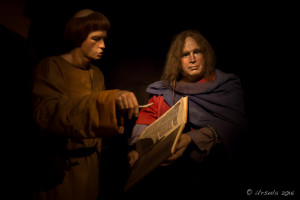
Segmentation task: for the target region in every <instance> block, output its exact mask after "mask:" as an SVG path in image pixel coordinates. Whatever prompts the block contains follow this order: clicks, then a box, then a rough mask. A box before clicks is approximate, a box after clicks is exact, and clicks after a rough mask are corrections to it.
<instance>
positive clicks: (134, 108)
mask: <svg viewBox="0 0 300 200" xmlns="http://www.w3.org/2000/svg"><path fill="white" fill-rule="evenodd" d="M116 106H117V108H118V109H119V111H120V112H124V113H125V112H126V111H128V119H131V118H132V116H133V115H134V116H135V117H138V115H139V104H138V101H137V99H136V97H135V95H134V93H133V92H129V91H126V90H120V91H118V93H117V95H116Z"/></svg>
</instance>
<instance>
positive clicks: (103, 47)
mask: <svg viewBox="0 0 300 200" xmlns="http://www.w3.org/2000/svg"><path fill="white" fill-rule="evenodd" d="M99 48H100V49H105V42H104V40H103V39H102V40H100V43H99Z"/></svg>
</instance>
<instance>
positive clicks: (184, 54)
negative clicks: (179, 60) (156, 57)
mask: <svg viewBox="0 0 300 200" xmlns="http://www.w3.org/2000/svg"><path fill="white" fill-rule="evenodd" d="M189 55H190V53H188V52H187V53H183V54H182V57H187V56H189Z"/></svg>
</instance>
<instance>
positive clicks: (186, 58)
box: [180, 37, 204, 83]
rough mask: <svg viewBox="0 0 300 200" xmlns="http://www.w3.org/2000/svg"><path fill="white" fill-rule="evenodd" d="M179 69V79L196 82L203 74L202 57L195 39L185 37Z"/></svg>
mask: <svg viewBox="0 0 300 200" xmlns="http://www.w3.org/2000/svg"><path fill="white" fill-rule="evenodd" d="M181 69H182V76H183V78H182V79H181V80H180V81H184V82H192V83H194V82H197V81H199V80H200V79H201V78H202V76H203V69H204V58H203V54H202V52H201V49H200V47H199V46H198V44H197V43H196V41H195V40H194V39H193V38H191V37H187V38H186V39H185V44H184V47H183V54H182V57H181Z"/></svg>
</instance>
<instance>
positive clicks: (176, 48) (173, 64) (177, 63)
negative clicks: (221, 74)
mask: <svg viewBox="0 0 300 200" xmlns="http://www.w3.org/2000/svg"><path fill="white" fill-rule="evenodd" d="M187 37H191V38H193V39H194V40H195V41H196V43H197V44H198V45H199V47H200V49H201V53H202V54H203V57H204V69H203V70H204V72H203V78H206V79H207V80H212V78H213V77H214V75H215V65H216V57H215V53H214V50H213V48H212V46H211V45H210V44H209V42H208V41H207V40H206V39H205V38H204V36H203V35H202V34H201V33H200V32H199V31H197V30H186V31H183V32H181V33H179V34H177V35H176V36H175V37H174V38H173V41H172V43H171V46H170V49H169V52H168V55H167V60H166V63H165V67H164V71H163V74H162V77H161V80H162V81H163V82H164V84H165V85H170V86H172V87H173V88H174V87H175V84H176V82H177V81H179V80H180V79H181V78H182V74H181V72H182V69H181V58H182V54H183V48H184V44H185V39H186V38H187Z"/></svg>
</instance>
